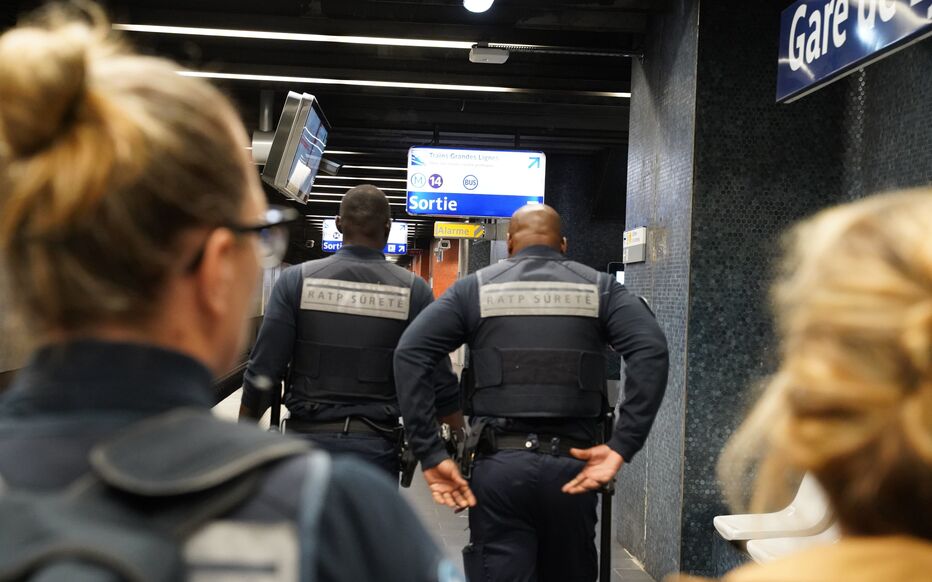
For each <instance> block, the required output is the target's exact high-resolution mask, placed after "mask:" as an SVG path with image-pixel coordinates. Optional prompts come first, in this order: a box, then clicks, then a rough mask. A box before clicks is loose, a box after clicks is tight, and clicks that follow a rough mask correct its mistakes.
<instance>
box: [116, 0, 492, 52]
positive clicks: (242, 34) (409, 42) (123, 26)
mask: <svg viewBox="0 0 932 582" xmlns="http://www.w3.org/2000/svg"><path fill="white" fill-rule="evenodd" d="M489 4H491V2H489ZM113 28H114V30H122V31H124V32H147V33H155V34H182V35H188V36H215V37H221V38H252V39H258V40H290V41H298V42H333V43H339V44H370V45H377V46H407V47H418V48H443V49H464V50H469V49H470V48H472V45H473V44H474V43H472V42H465V41H456V40H431V39H418V38H389V37H377V36H338V35H334V34H306V33H297V32H270V31H264V30H235V29H229V28H199V27H194V26H159V25H154V24H129V23H119V24H114V25H113Z"/></svg>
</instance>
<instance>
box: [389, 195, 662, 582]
mask: <svg viewBox="0 0 932 582" xmlns="http://www.w3.org/2000/svg"><path fill="white" fill-rule="evenodd" d="M508 252H509V256H510V258H509V259H507V260H505V261H502V262H500V263H499V264H496V265H492V266H490V267H486V268H485V269H482V270H480V271H478V272H477V273H475V274H472V275H470V276H468V277H466V278H464V279H462V280H460V281H457V282H456V284H454V285H453V286H452V287H451V288H450V289H449V290H448V291H447V292H446V293H445V294H444V295H443V296H442V297H441V298H440V299H439V300H437V301H436V302H435V303H434V304H432V305H431V306H430V307H428V308H427V309H426V310H425V311H424V313H422V314H421V316H420V317H418V319H417V320H416V321H415V322H414V324H413V325H411V326H410V327H409V328H408V329H407V331H405V333H404V335H403V336H402V338H401V341H400V342H399V345H398V348H397V349H396V350H395V381H396V384H397V387H398V397H399V402H400V404H401V410H402V414H403V416H404V419H405V424H406V426H407V428H408V431H409V438H410V440H411V443H412V446H413V448H414V452H415V454H416V455H417V456H418V457H419V458H420V459H421V464H422V466H423V467H425V471H424V477H425V479H426V480H427V482H428V484H429V486H430V488H431V492H432V494H433V497H434V500H435V501H437V502H438V503H442V504H445V505H448V506H450V507H454V508H463V507H466V506H470V507H472V509H471V510H470V512H469V528H470V543H469V545H468V546H467V547H466V548H465V549H464V550H463V561H464V566H465V569H466V576H467V578H468V579H469V580H470V581H471V582H506V581H507V582H520V581H539V582H547V581H553V582H571V581H580V582H582V581H585V582H591V581H593V580H595V579H596V577H597V575H598V565H597V562H598V559H597V552H596V548H595V541H594V540H595V525H596V521H597V518H596V503H597V497H596V493H595V491H596V490H598V489H599V488H600V487H602V486H603V485H604V484H606V483H608V482H609V481H610V480H611V479H612V478H613V477H614V475H615V474H616V473H617V472H618V470H619V469H620V468H621V466H622V464H623V463H624V462H626V461H630V460H631V458H632V457H633V456H634V454H635V453H636V452H637V451H638V450H639V449H640V448H641V446H642V445H643V444H644V440H645V439H646V438H647V434H648V432H649V430H650V427H651V424H652V423H653V420H654V416H655V415H656V413H657V409H658V407H659V406H660V401H661V399H662V398H663V394H664V390H665V388H666V382H667V367H668V355H667V343H666V338H665V337H664V335H663V332H662V331H661V330H660V327H659V326H658V325H657V322H656V321H655V320H654V317H653V315H652V314H651V313H650V311H649V310H648V309H647V308H646V306H645V305H644V304H643V303H642V302H641V301H640V300H639V299H638V298H637V297H636V296H635V295H633V294H631V293H629V292H628V291H627V290H626V289H625V288H624V287H623V286H622V285H620V284H619V283H618V282H616V281H615V279H614V278H613V277H611V276H609V275H608V274H606V273H599V272H597V271H595V270H593V269H590V268H589V267H586V266H584V265H581V264H579V263H575V262H573V261H570V260H568V259H567V258H566V257H565V256H564V253H565V252H566V239H565V238H563V237H562V236H561V224H560V216H559V215H558V214H557V213H556V211H554V210H553V209H552V208H550V207H549V206H545V205H532V206H525V207H523V208H521V209H520V210H518V211H517V212H516V213H515V214H514V216H513V217H512V219H511V224H510V227H509V231H508ZM463 343H466V344H467V345H468V346H469V349H470V363H469V366H468V368H467V369H466V370H465V371H464V390H465V394H464V398H465V406H464V409H465V411H466V413H467V414H469V415H471V418H470V424H471V426H472V430H473V434H474V436H475V435H477V434H478V435H481V438H480V440H479V445H478V449H477V451H478V458H477V460H476V461H475V463H474V464H473V465H472V468H471V470H472V477H471V480H470V482H469V483H467V481H466V480H465V479H463V477H462V475H461V474H460V471H459V470H458V469H457V466H456V464H454V462H453V461H452V460H451V459H449V458H448V457H447V453H446V450H445V448H444V444H443V442H441V440H440V439H438V437H437V436H436V435H437V430H436V426H435V423H434V420H433V414H432V404H433V403H432V400H433V391H432V390H431V377H432V370H433V368H434V366H435V365H436V363H437V362H439V361H441V360H442V359H443V358H444V357H445V356H446V354H447V353H449V352H450V351H452V350H454V349H456V348H457V347H458V346H459V345H461V344H463ZM606 346H610V347H611V348H612V349H614V350H615V351H616V352H618V353H620V354H621V355H622V356H623V357H624V360H625V363H626V382H625V390H624V402H623V404H622V406H621V409H620V417H619V421H618V423H617V425H616V427H615V429H614V432H613V433H612V436H611V439H610V440H609V441H608V442H607V443H603V442H602V440H603V439H602V438H601V435H602V434H603V433H602V430H601V427H600V423H601V421H602V419H603V416H604V414H605V413H606V412H607V410H608V404H607V397H606V389H605V387H606V380H605V360H604V352H605V349H606Z"/></svg>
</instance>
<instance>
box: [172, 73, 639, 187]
mask: <svg viewBox="0 0 932 582" xmlns="http://www.w3.org/2000/svg"><path fill="white" fill-rule="evenodd" d="M178 74H179V75H182V76H185V77H199V78H202V79H220V80H227V81H262V82H268V83H306V84H310V85H348V86H352V87H388V88H394V89H425V90H433V91H469V92H473V93H524V94H536V95H543V94H557V95H559V94H564V93H565V94H570V95H579V96H582V97H613V98H623V99H629V98H630V97H631V93H616V92H612V91H564V90H559V89H556V90H554V89H527V88H523V87H492V86H488V85H447V84H443V83H409V82H406V81H366V80H363V79H326V78H323V77H292V76H287V75H252V74H244V73H216V72H211V71H178ZM343 167H344V168H350V167H352V166H343ZM356 167H360V166H356Z"/></svg>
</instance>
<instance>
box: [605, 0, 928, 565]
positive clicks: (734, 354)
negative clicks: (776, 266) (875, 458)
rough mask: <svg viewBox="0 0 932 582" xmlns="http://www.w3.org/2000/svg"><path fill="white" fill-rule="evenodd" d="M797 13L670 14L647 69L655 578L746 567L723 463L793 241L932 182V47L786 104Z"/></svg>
mask: <svg viewBox="0 0 932 582" xmlns="http://www.w3.org/2000/svg"><path fill="white" fill-rule="evenodd" d="M787 4H788V2H786V1H779V2H777V1H774V0H764V1H759V2H746V1H742V0H717V1H716V2H711V1H706V2H702V3H701V4H700V3H699V2H698V0H681V1H679V2H677V1H674V2H671V4H670V8H669V10H668V13H667V14H666V15H665V16H664V17H663V18H662V19H659V20H658V21H657V22H654V23H653V25H652V27H651V30H650V38H649V39H648V44H647V51H646V54H645V57H644V59H643V61H641V62H639V63H637V64H636V65H635V68H634V79H633V91H632V92H633V99H632V113H631V138H630V143H631V146H630V151H629V161H628V170H629V175H628V202H627V227H628V228H631V227H634V226H648V228H649V230H650V234H651V239H650V241H649V253H648V254H649V261H648V263H647V264H642V265H633V266H630V267H629V268H628V271H627V275H626V280H627V283H628V286H629V287H631V288H632V289H634V290H635V291H637V292H639V293H642V294H644V295H645V296H647V297H648V298H649V299H651V301H652V303H653V305H654V306H655V308H656V310H657V312H658V317H659V318H660V320H661V323H662V324H663V326H664V328H665V330H666V332H667V335H668V339H669V341H670V347H671V376H670V383H669V387H668V395H667V399H666V401H665V402H664V406H663V408H662V409H661V413H660V415H659V416H658V418H657V422H656V425H655V428H654V431H653V433H652V434H651V437H650V439H649V441H648V446H647V447H646V450H645V451H644V452H642V454H641V455H640V456H639V457H638V458H636V459H635V460H634V462H633V463H632V464H631V465H630V466H628V467H626V468H625V470H624V471H623V474H622V477H621V479H620V495H619V498H618V499H619V503H618V505H619V507H620V509H619V517H620V518H621V519H620V526H619V532H618V533H619V538H620V540H621V541H622V543H623V544H624V545H625V546H626V547H628V548H629V549H630V550H631V551H632V552H633V553H634V554H635V555H636V556H637V557H639V558H640V559H642V560H643V561H644V563H645V565H646V566H647V569H648V571H649V572H650V573H651V574H652V575H653V576H655V577H657V578H659V577H661V576H662V575H663V574H666V573H669V572H672V571H676V570H678V569H682V570H686V571H690V572H694V573H699V574H705V575H713V576H714V575H720V574H722V573H723V572H725V571H727V570H728V569H730V568H731V567H733V566H734V565H735V564H737V563H740V562H741V561H743V559H744V558H743V556H742V555H741V554H740V553H739V552H737V551H736V550H735V549H734V548H733V547H732V546H730V545H729V544H727V543H725V542H723V541H722V540H721V539H720V538H718V536H717V535H716V534H715V532H714V529H713V527H712V517H713V516H714V515H716V514H718V513H722V512H725V511H727V510H726V509H725V507H724V505H723V504H722V501H721V495H720V493H719V484H718V482H717V479H716V477H715V462H716V459H717V457H718V455H719V453H720V451H721V448H722V445H723V444H724V442H725V441H726V440H727V438H728V436H730V434H731V432H732V431H733V430H734V428H735V427H736V426H737V424H738V423H739V422H740V420H741V419H742V418H743V416H744V414H745V412H746V410H747V407H748V406H749V405H750V403H751V401H752V400H753V392H754V390H753V388H752V387H753V386H754V385H755V384H757V383H758V382H759V381H760V380H761V379H762V378H764V377H765V376H766V375H767V374H768V373H770V372H771V371H772V370H773V368H774V366H775V364H776V354H775V342H774V337H773V331H772V325H771V315H770V312H769V308H768V301H767V290H768V288H769V286H770V283H771V273H772V268H773V262H774V258H775V257H776V256H777V255H778V252H779V241H780V237H781V234H782V232H783V231H784V230H785V228H786V227H787V226H788V225H790V224H791V223H793V222H794V221H796V220H797V219H799V218H801V217H803V216H807V215H809V214H811V213H813V212H815V211H817V210H818V209H821V208H823V207H826V206H829V205H832V204H834V203H836V202H839V201H844V200H848V199H853V198H858V197H861V196H864V195H866V194H869V193H872V192H875V191H877V190H884V189H890V188H898V187H907V186H914V185H920V184H929V183H932V123H930V122H932V108H930V107H929V106H928V96H929V95H930V94H932V74H930V71H932V40H926V41H923V42H922V43H919V44H917V45H914V46H912V47H910V48H908V49H906V50H904V51H902V52H900V53H897V54H895V55H892V56H890V57H888V58H886V59H884V60H882V61H879V62H877V63H875V64H873V65H871V66H870V67H868V68H867V69H865V70H864V71H863V72H861V73H857V74H855V75H853V76H852V77H849V78H848V79H845V80H842V81H840V82H838V83H836V84H834V85H832V86H829V87H826V88H824V89H822V90H820V91H818V92H816V93H814V94H812V95H810V96H807V97H805V98H803V99H801V100H799V101H797V102H795V103H792V104H788V105H777V104H776V103H774V92H775V68H776V67H775V64H776V63H775V59H776V54H777V40H778V24H779V13H780V11H781V10H782V9H783V8H785V7H786V5H787ZM697 12H698V16H697ZM697 22H699V23H701V26H700V28H699V34H698V42H696V37H695V34H694V32H695V27H696V23H697Z"/></svg>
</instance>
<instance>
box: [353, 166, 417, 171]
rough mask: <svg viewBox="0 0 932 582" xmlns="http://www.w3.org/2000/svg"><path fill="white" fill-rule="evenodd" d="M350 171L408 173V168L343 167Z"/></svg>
mask: <svg viewBox="0 0 932 582" xmlns="http://www.w3.org/2000/svg"><path fill="white" fill-rule="evenodd" d="M343 167H344V168H346V169H348V170H391V171H392V172H407V171H408V168H398V167H392V166H343Z"/></svg>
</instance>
